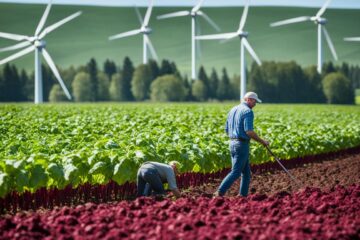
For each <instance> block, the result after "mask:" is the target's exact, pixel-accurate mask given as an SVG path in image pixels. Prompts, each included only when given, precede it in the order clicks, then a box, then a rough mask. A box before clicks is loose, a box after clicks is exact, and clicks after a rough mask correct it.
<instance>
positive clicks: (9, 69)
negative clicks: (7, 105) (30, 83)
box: [0, 64, 24, 102]
mask: <svg viewBox="0 0 360 240" xmlns="http://www.w3.org/2000/svg"><path fill="white" fill-rule="evenodd" d="M1 85H2V87H1V88H2V92H1V97H0V98H1V101H5V102H16V101H22V100H23V99H24V96H23V88H22V87H23V86H22V85H21V82H20V76H19V73H18V70H17V68H16V67H15V65H10V64H5V67H4V69H3V76H2V84H1Z"/></svg>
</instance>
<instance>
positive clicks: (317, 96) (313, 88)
mask: <svg viewBox="0 0 360 240" xmlns="http://www.w3.org/2000/svg"><path fill="white" fill-rule="evenodd" d="M304 74H305V78H306V79H307V81H308V83H309V89H308V91H307V96H306V98H307V99H308V101H307V102H310V103H325V102H326V97H325V95H324V92H323V86H322V81H321V75H320V74H319V73H318V72H317V69H316V67H315V66H311V67H308V68H305V69H304Z"/></svg>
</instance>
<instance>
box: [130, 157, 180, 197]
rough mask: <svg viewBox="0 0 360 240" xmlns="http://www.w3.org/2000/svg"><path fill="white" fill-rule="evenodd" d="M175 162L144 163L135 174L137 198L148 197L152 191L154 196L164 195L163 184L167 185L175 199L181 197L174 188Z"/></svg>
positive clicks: (175, 187) (176, 164) (176, 188)
mask: <svg viewBox="0 0 360 240" xmlns="http://www.w3.org/2000/svg"><path fill="white" fill-rule="evenodd" d="M178 165H179V163H178V162H177V161H171V162H170V163H169V164H165V163H159V162H145V163H143V164H142V165H141V167H140V168H139V170H138V173H137V196H138V197H140V196H149V195H150V194H151V192H152V191H153V192H154V193H155V194H160V195H163V194H165V190H164V186H163V183H168V184H169V189H170V190H171V191H172V193H173V194H174V196H175V197H176V198H179V197H181V194H180V192H179V189H178V187H177V186H176V178H175V175H176V174H177V167H178Z"/></svg>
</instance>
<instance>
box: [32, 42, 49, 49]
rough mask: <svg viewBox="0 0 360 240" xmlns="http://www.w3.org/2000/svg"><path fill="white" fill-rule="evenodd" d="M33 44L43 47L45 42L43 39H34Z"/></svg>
mask: <svg viewBox="0 0 360 240" xmlns="http://www.w3.org/2000/svg"><path fill="white" fill-rule="evenodd" d="M34 45H35V47H37V48H45V46H46V42H45V41H44V40H35V42H34Z"/></svg>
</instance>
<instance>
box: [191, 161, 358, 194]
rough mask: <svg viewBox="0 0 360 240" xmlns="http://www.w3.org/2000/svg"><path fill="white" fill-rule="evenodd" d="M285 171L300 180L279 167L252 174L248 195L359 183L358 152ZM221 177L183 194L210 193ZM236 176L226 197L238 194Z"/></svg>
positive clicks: (214, 189) (238, 183)
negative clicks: (297, 182) (271, 170)
mask: <svg viewBox="0 0 360 240" xmlns="http://www.w3.org/2000/svg"><path fill="white" fill-rule="evenodd" d="M289 172H290V173H291V174H292V175H293V176H294V177H295V178H296V179H298V180H299V181H300V185H301V186H297V185H296V183H294V181H293V180H292V179H291V178H290V177H289V176H288V175H287V174H286V172H285V171H283V170H277V171H274V172H267V173H261V174H254V173H253V174H252V179H251V183H250V189H249V194H255V193H258V194H267V195H272V194H275V193H277V192H279V191H287V192H294V191H297V190H299V189H303V188H305V187H317V188H321V189H329V188H332V187H335V186H336V185H343V186H348V185H351V184H360V154H355V155H350V156H346V157H337V158H334V159H331V160H326V161H322V162H317V163H311V164H307V165H304V166H301V167H296V168H293V169H289ZM221 181H222V179H218V180H215V181H214V182H212V183H208V184H204V185H202V186H197V187H193V188H190V189H188V190H186V191H185V195H192V196H194V195H195V196H196V195H198V196H210V195H211V194H212V193H213V192H215V191H216V189H217V188H218V187H219V185H220V183H221ZM239 186H240V179H239V180H237V181H236V182H235V183H234V184H233V186H232V187H231V188H230V189H229V191H228V192H227V194H226V196H236V195H238V193H239Z"/></svg>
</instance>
